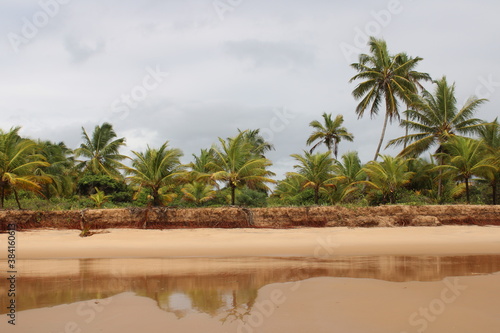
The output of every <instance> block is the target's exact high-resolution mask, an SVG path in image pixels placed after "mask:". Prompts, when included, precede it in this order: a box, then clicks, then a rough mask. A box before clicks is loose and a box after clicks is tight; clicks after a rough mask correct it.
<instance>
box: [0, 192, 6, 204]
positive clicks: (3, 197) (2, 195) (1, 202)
mask: <svg viewBox="0 0 500 333" xmlns="http://www.w3.org/2000/svg"><path fill="white" fill-rule="evenodd" d="M4 199H5V187H2V194H1V200H0V208H3V202H4Z"/></svg>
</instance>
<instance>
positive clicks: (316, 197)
mask: <svg viewBox="0 0 500 333" xmlns="http://www.w3.org/2000/svg"><path fill="white" fill-rule="evenodd" d="M314 204H316V205H317V204H319V188H318V187H315V188H314Z"/></svg>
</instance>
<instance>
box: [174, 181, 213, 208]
mask: <svg viewBox="0 0 500 333" xmlns="http://www.w3.org/2000/svg"><path fill="white" fill-rule="evenodd" d="M181 192H182V193H183V195H184V196H183V199H184V200H185V201H187V202H193V203H194V204H196V205H197V206H201V205H202V204H203V203H205V202H207V201H210V200H212V199H214V198H215V197H216V195H217V192H216V191H214V187H213V186H212V185H209V184H206V183H203V182H197V181H193V182H191V183H189V184H185V185H184V186H183V187H182V189H181Z"/></svg>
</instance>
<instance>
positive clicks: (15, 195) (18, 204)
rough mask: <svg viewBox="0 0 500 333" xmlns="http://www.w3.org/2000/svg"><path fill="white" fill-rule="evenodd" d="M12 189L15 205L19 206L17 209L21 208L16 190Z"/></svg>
mask: <svg viewBox="0 0 500 333" xmlns="http://www.w3.org/2000/svg"><path fill="white" fill-rule="evenodd" d="M13 190H14V197H15V198H16V202H17V207H19V209H22V208H21V203H20V202H19V197H18V196H17V191H16V190H15V189H13Z"/></svg>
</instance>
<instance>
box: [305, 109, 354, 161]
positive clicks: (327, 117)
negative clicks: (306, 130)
mask: <svg viewBox="0 0 500 333" xmlns="http://www.w3.org/2000/svg"><path fill="white" fill-rule="evenodd" d="M322 117H323V120H324V124H322V123H320V122H319V121H317V120H313V121H311V123H310V124H309V126H310V127H312V128H314V130H315V131H314V132H313V133H312V134H311V135H310V136H309V138H308V139H307V145H311V144H313V143H314V142H315V141H318V142H317V143H316V144H315V145H314V146H313V147H312V148H311V151H310V152H311V153H312V152H313V151H314V150H315V149H316V148H317V147H318V146H319V145H320V144H323V143H324V144H325V145H326V147H327V149H328V151H331V152H332V153H333V155H334V156H335V159H337V155H338V153H339V143H340V141H341V140H343V139H344V140H347V141H350V142H352V141H353V140H354V136H353V135H352V133H349V132H348V131H347V129H346V128H345V127H343V126H342V123H343V122H344V117H343V116H342V115H340V114H339V115H338V116H337V117H335V120H332V114H331V113H330V114H326V112H325V113H323V115H322Z"/></svg>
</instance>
